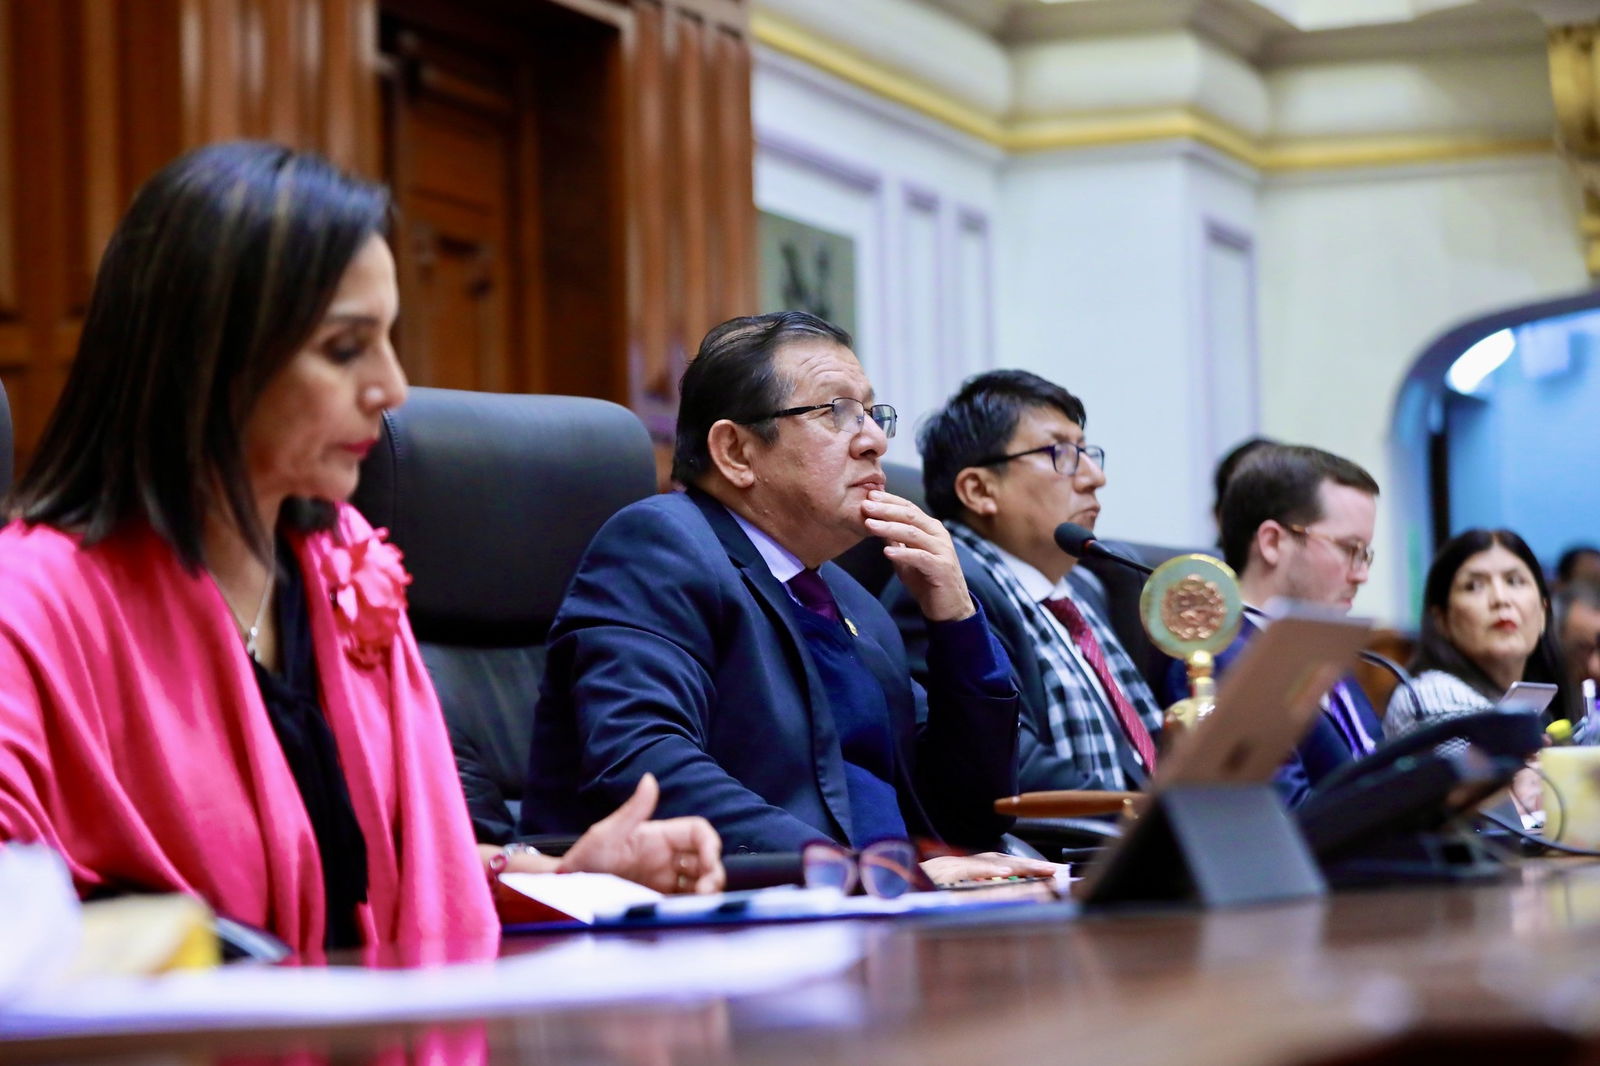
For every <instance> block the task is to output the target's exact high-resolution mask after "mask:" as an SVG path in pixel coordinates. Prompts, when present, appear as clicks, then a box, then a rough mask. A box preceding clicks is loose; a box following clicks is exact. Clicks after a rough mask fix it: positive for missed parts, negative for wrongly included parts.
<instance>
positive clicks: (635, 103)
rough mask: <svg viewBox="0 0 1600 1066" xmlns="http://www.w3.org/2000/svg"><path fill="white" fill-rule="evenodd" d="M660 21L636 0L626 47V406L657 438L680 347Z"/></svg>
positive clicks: (648, 2)
mask: <svg viewBox="0 0 1600 1066" xmlns="http://www.w3.org/2000/svg"><path fill="white" fill-rule="evenodd" d="M666 20H667V18H666V12H665V11H664V10H663V9H662V7H661V5H660V4H659V3H655V2H653V0H641V2H639V3H637V4H635V7H634V23H633V32H632V35H631V39H630V40H629V41H628V49H629V55H628V66H629V75H630V81H631V82H632V91H631V93H630V122H629V125H630V130H629V134H630V136H629V140H630V148H631V149H632V151H631V153H630V155H631V158H630V161H629V168H628V169H629V188H628V213H629V216H630V218H631V220H632V221H631V226H630V242H629V245H630V246H629V252H628V260H629V262H628V273H629V300H630V304H631V308H630V314H629V331H628V332H629V345H628V346H629V351H630V359H629V365H630V369H631V377H632V379H633V380H632V383H631V384H632V387H631V389H630V393H631V403H632V405H633V407H634V408H635V410H637V411H638V412H639V413H640V415H641V416H643V417H644V418H645V421H646V424H647V425H649V426H650V428H651V430H652V432H654V433H656V434H657V435H658V436H660V435H661V434H664V433H670V432H671V427H670V421H669V423H668V425H667V426H666V427H665V428H663V426H662V424H661V423H662V412H663V411H665V412H666V415H667V417H668V419H669V420H670V416H671V413H672V412H673V410H674V400H675V397H674V392H673V377H674V374H673V371H674V369H675V367H676V364H678V363H679V362H680V361H681V359H682V354H681V353H682V347H681V341H677V342H676V343H675V338H673V337H672V336H671V316H670V314H669V310H670V308H671V306H672V302H673V293H672V292H671V291H670V289H669V287H668V277H669V275H670V267H669V265H668V264H669V255H670V252H669V247H668V234H667V226H668V216H669V207H668V200H669V196H670V189H671V186H672V184H673V181H674V174H673V170H672V167H671V158H670V155H669V147H668V145H669V140H668V134H669V127H668V121H669V116H670V114H671V112H672V106H673V101H672V99H671V97H670V95H669V93H668V80H667V79H668V71H667V56H666V48H667V45H666V32H667V26H666Z"/></svg>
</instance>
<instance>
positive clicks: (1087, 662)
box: [884, 370, 1161, 791]
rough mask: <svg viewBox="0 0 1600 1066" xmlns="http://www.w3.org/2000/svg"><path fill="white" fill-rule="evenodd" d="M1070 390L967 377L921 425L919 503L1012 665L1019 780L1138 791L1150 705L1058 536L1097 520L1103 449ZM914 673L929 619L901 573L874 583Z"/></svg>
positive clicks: (1151, 723) (1035, 786)
mask: <svg viewBox="0 0 1600 1066" xmlns="http://www.w3.org/2000/svg"><path fill="white" fill-rule="evenodd" d="M1084 421H1085V415H1084V409H1083V404H1082V402H1081V401H1079V400H1078V398H1077V397H1076V396H1074V395H1072V394H1071V393H1070V392H1068V391H1067V390H1066V389H1063V388H1061V387H1060V386H1059V385H1056V384H1054V383H1052V382H1049V381H1046V380H1045V379H1044V378H1041V377H1039V376H1038V375H1037V374H1031V373H1028V372H1027V371H1023V370H994V371H990V372H988V373H984V374H979V375H978V376H976V377H974V378H971V379H970V380H968V381H967V382H966V383H965V384H964V385H963V386H962V387H961V389H960V391H959V392H957V393H956V394H955V395H954V396H952V397H951V398H950V400H949V401H948V402H947V403H946V404H945V406H944V407H942V408H941V409H939V410H938V411H936V412H934V413H933V414H932V415H930V416H929V417H928V420H927V421H926V423H925V424H924V425H923V428H922V430H921V432H920V433H919V435H918V441H917V443H918V447H919V449H920V450H921V452H922V464H923V465H922V476H923V488H924V490H925V491H926V493H927V499H928V509H929V510H930V511H932V512H933V514H934V515H936V516H937V517H939V518H941V519H943V520H944V521H945V525H946V526H947V527H948V529H949V530H950V534H951V537H952V538H953V539H954V541H955V545H956V555H957V558H958V559H959V560H960V562H961V569H962V572H963V573H964V574H965V575H966V581H967V587H968V588H969V589H970V590H971V592H972V596H973V598H974V599H975V600H977V601H978V602H979V603H981V604H982V605H983V610H984V613H985V614H986V615H987V616H988V618H989V622H990V626H991V627H992V628H993V629H994V632H995V634H996V636H998V637H999V639H1000V642H1001V644H1002V645H1003V646H1004V647H1005V649H1006V653H1007V654H1008V655H1009V656H1010V658H1011V661H1012V663H1013V664H1014V665H1015V666H1016V669H1017V678H1018V686H1019V688H1020V689H1021V691H1022V743H1021V754H1020V758H1021V765H1020V768H1019V775H1020V784H1021V787H1022V788H1023V789H1024V790H1025V791H1031V790H1040V789H1069V788H1084V789H1117V790H1122V789H1137V788H1140V787H1142V786H1143V785H1144V783H1145V781H1146V779H1147V778H1148V777H1149V775H1150V773H1151V771H1152V770H1153V769H1154V766H1155V761H1156V735H1157V733H1158V732H1159V730H1160V727H1161V709H1160V708H1159V707H1158V706H1157V705H1156V702H1155V700H1154V699H1153V698H1152V696H1151V694H1150V690H1149V687H1148V686H1147V685H1146V684H1145V681H1144V679H1143V677H1141V676H1140V674H1139V672H1138V670H1137V668H1136V667H1135V666H1134V664H1133V662H1132V661H1131V660H1130V659H1129V658H1128V655H1127V653H1126V652H1125V651H1124V650H1123V648H1122V645H1121V644H1120V642H1119V641H1118V640H1117V636H1116V633H1115V632H1114V631H1113V630H1112V628H1111V626H1110V624H1109V623H1108V622H1107V621H1106V613H1105V609H1104V602H1103V592H1102V591H1101V590H1100V589H1099V587H1098V584H1097V583H1096V582H1095V581H1094V579H1093V577H1092V576H1089V575H1087V574H1086V573H1084V572H1083V571H1081V570H1079V569H1077V568H1076V567H1075V564H1076V562H1077V560H1075V559H1073V558H1072V557H1071V556H1069V555H1067V554H1065V553H1064V552H1062V550H1061V549H1060V548H1059V547H1057V545H1056V542H1055V531H1056V527H1057V526H1059V525H1061V523H1063V522H1075V523H1077V524H1078V525H1080V526H1083V527H1085V528H1087V529H1090V530H1092V529H1094V526H1095V521H1096V520H1097V519H1098V517H1099V515H1100V503H1099V500H1098V498H1097V496H1096V493H1097V492H1098V491H1099V490H1100V489H1101V488H1102V487H1103V486H1104V485H1105V483H1106V475H1105V461H1106V457H1105V452H1104V450H1102V449H1101V448H1100V447H1098V446H1096V445H1093V444H1090V443H1088V441H1087V440H1086V439H1085V437H1084ZM884 599H885V602H887V603H889V604H890V606H891V611H892V613H893V614H894V616H895V621H896V623H897V624H898V625H899V626H900V630H901V635H902V636H903V637H904V639H905V641H906V646H907V648H908V650H910V651H911V653H912V661H913V664H914V665H915V666H916V668H917V670H918V672H919V673H921V672H922V671H924V670H927V669H929V668H930V667H931V665H932V664H934V663H935V662H936V657H935V656H933V655H928V654H926V651H925V649H927V644H928V641H927V638H926V629H927V627H926V625H925V624H924V622H923V621H922V619H921V617H920V613H919V612H918V611H916V610H915V601H914V598H913V597H912V596H911V595H910V594H909V590H908V589H906V588H905V587H904V586H903V585H902V584H900V583H899V582H891V583H890V586H889V587H888V588H887V589H886V590H885V592H884Z"/></svg>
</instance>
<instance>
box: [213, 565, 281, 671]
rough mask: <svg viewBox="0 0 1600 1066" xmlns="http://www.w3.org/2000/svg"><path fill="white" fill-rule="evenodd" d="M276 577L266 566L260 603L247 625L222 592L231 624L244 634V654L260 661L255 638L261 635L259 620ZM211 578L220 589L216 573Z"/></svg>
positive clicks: (262, 615) (265, 614) (265, 613)
mask: <svg viewBox="0 0 1600 1066" xmlns="http://www.w3.org/2000/svg"><path fill="white" fill-rule="evenodd" d="M277 577H278V575H277V573H276V571H275V570H274V568H272V567H268V568H267V584H266V587H265V588H263V589H262V590H261V603H260V604H259V605H257V607H256V620H255V621H254V622H252V623H250V625H249V626H248V627H246V626H245V624H244V620H243V619H241V618H240V617H239V612H238V611H237V610H235V609H234V606H233V601H232V600H230V599H228V594H227V593H226V592H224V593H222V602H223V603H226V604H227V605H228V613H229V614H231V615H232V616H233V624H234V625H236V626H238V627H239V629H240V631H241V632H242V633H243V634H244V651H245V654H246V655H248V656H250V658H252V659H255V660H256V661H257V662H260V661H261V659H260V656H258V655H256V638H257V637H258V636H260V635H261V622H262V619H264V618H266V616H267V601H268V600H269V599H271V598H272V586H273V584H274V583H276V581H277ZM211 580H212V581H214V582H216V584H217V590H218V591H221V589H222V583H221V582H219V581H217V575H215V574H212V575H211Z"/></svg>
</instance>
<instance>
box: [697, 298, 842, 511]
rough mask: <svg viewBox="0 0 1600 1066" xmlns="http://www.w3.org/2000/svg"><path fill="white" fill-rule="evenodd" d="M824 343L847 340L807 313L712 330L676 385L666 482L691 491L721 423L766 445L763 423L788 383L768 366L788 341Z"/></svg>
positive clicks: (767, 429)
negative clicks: (742, 429) (746, 431)
mask: <svg viewBox="0 0 1600 1066" xmlns="http://www.w3.org/2000/svg"><path fill="white" fill-rule="evenodd" d="M802 340H825V341H831V342H833V343H834V344H837V345H839V346H840V347H843V348H848V347H850V345H851V340H850V334H848V333H846V332H845V331H844V330H842V329H840V328H839V327H838V326H835V325H834V324H832V323H831V322H825V321H823V320H822V319H820V318H818V317H817V316H816V315H813V314H811V313H810V312H808V311H773V312H771V313H770V314H765V315H750V316H748V317H746V318H731V319H729V320H728V321H726V322H724V323H722V324H721V325H719V326H713V327H712V328H711V332H709V333H707V334H706V338H705V340H703V341H701V342H700V351H699V353H698V354H697V355H696V356H695V357H694V361H693V362H691V363H690V364H689V367H688V369H687V370H685V371H684V372H683V379H682V380H681V381H680V382H679V383H678V393H679V401H678V432H677V440H676V442H675V444H674V446H673V452H672V476H673V478H674V479H675V480H677V481H679V482H681V483H682V484H685V485H691V484H693V483H694V482H695V481H697V480H699V478H700V477H701V476H703V475H704V474H705V473H706V472H707V471H709V470H710V469H711V446H710V444H709V442H708V440H707V438H708V436H709V435H710V433H711V427H712V426H713V425H715V424H716V423H717V422H719V421H721V420H722V419H724V418H726V419H730V420H732V421H734V422H739V423H742V424H744V425H748V426H749V427H750V428H751V429H753V430H754V431H755V432H756V434H757V435H758V436H759V437H760V438H761V439H762V440H764V441H766V442H767V443H768V444H770V443H772V441H773V440H775V439H776V438H777V434H778V430H777V427H776V426H775V425H773V423H772V419H771V418H769V417H767V416H769V415H771V414H772V412H773V411H775V410H777V409H778V407H779V405H780V404H782V403H783V398H784V397H785V396H787V395H788V394H789V389H790V387H791V384H792V383H791V382H788V381H785V380H783V375H781V374H779V373H778V370H777V367H776V365H775V363H774V360H775V358H776V356H777V354H778V349H780V348H782V347H783V346H784V345H785V344H788V343H790V342H791V341H802Z"/></svg>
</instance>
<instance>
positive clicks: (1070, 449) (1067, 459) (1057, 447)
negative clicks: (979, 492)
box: [972, 440, 1106, 476]
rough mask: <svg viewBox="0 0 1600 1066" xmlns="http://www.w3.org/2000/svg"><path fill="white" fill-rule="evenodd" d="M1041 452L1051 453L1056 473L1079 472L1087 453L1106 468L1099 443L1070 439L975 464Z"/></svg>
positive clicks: (1069, 474) (990, 458)
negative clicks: (1085, 442) (1079, 464)
mask: <svg viewBox="0 0 1600 1066" xmlns="http://www.w3.org/2000/svg"><path fill="white" fill-rule="evenodd" d="M1040 452H1049V453H1050V465H1051V466H1053V467H1055V468H1056V473H1058V474H1066V475H1068V476H1071V475H1073V474H1076V473H1077V472H1078V461H1079V460H1080V459H1081V458H1082V457H1083V456H1085V455H1087V456H1088V457H1089V461H1090V462H1092V463H1094V465H1095V466H1097V467H1099V468H1100V469H1101V470H1104V469H1105V468H1106V450H1105V449H1104V448H1102V447H1100V445H1098V444H1074V443H1072V442H1071V441H1070V440H1062V441H1057V442H1056V443H1054V444H1046V445H1045V446H1044V447H1042V448H1029V449H1028V450H1027V451H1025V452H1012V453H1011V454H1010V455H992V456H990V457H989V458H987V459H979V460H978V461H977V462H976V463H974V464H972V465H974V466H993V465H994V464H995V463H1009V462H1010V461H1011V460H1013V459H1021V458H1022V457H1023V456H1024V455H1038V454H1039V453H1040Z"/></svg>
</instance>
